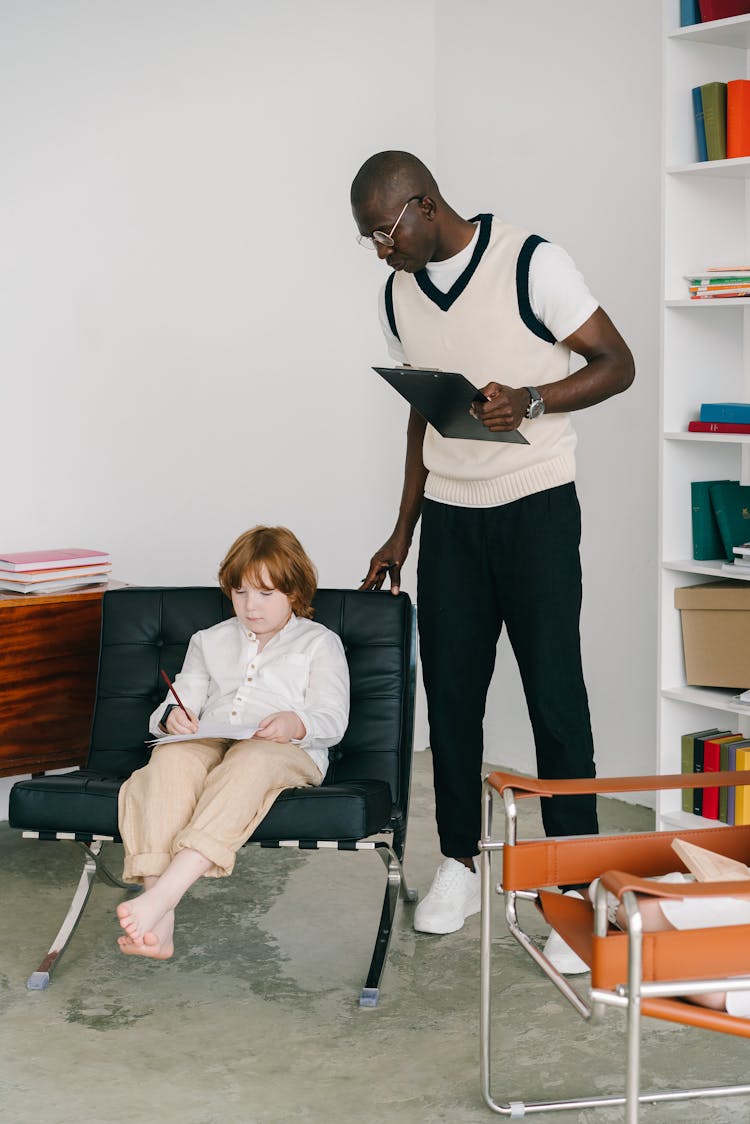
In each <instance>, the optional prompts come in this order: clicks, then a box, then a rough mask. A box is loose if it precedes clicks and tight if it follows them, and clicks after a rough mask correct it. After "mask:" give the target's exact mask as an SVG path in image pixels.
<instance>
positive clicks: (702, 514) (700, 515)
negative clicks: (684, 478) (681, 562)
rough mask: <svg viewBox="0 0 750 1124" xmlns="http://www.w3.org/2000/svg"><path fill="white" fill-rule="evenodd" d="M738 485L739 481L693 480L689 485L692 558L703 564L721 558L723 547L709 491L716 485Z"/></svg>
mask: <svg viewBox="0 0 750 1124" xmlns="http://www.w3.org/2000/svg"><path fill="white" fill-rule="evenodd" d="M732 483H736V484H739V480H736V481H732V480H693V481H692V482H691V484H690V498H691V501H692V521H693V523H692V525H693V558H694V559H695V560H696V562H704V561H706V560H707V559H709V558H723V557H724V545H723V543H722V540H721V535H720V534H719V525H718V523H717V522H716V515H715V514H714V509H713V504H712V503H711V495H710V489H711V488H712V487H714V486H715V485H717V484H732Z"/></svg>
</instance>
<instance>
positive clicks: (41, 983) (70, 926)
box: [26, 839, 134, 991]
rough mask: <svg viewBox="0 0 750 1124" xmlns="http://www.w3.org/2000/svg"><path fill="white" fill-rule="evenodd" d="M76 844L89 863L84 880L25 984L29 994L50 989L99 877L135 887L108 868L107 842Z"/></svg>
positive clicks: (85, 862)
mask: <svg viewBox="0 0 750 1124" xmlns="http://www.w3.org/2000/svg"><path fill="white" fill-rule="evenodd" d="M74 842H77V843H78V846H79V847H81V848H82V849H83V850H84V851H85V852H86V859H85V861H84V864H83V870H82V871H81V877H80V878H79V879H78V885H77V886H76V890H75V893H74V894H73V900H72V901H71V903H70V905H69V907H68V912H67V913H66V914H65V918H64V920H63V923H62V925H61V926H60V928H59V930H58V932H57V935H56V937H55V939H54V940H53V941H52V944H51V945H50V947H49V949H48V951H47V953H46V955H45V956H44V957H43V958H42V961H41V963H40V964H39V967H38V968H37V969H36V971H35V972H32V973H31V975H30V976H29V978H28V979H27V980H26V987H27V988H28V989H29V991H44V990H45V988H48V987H49V985H50V982H51V976H52V972H53V970H54V969H55V968H56V967H57V965H58V964H59V963H60V958H61V956H62V954H63V953H64V952H65V950H66V948H67V947H68V945H69V943H70V939H71V937H72V936H73V934H74V932H75V931H76V929H77V927H78V922H79V921H80V920H81V917H82V916H83V911H84V909H85V908H86V905H87V903H88V900H89V898H90V896H91V891H92V890H93V888H94V883H95V882H96V879H97V876H99V877H101V878H102V879H103V881H105V882H107V883H109V885H110V886H119V887H121V888H122V889H125V890H131V891H132V890H133V889H134V887H133V886H128V885H127V883H125V882H121V881H120V879H119V878H117V876H116V875H114V874H113V873H112V871H111V870H110V869H109V868H108V867H107V866H106V864H105V862H104V860H103V859H102V857H101V849H102V847H103V846H104V842H105V840H102V839H94V840H92V841H91V842H90V843H85V842H83V841H82V840H80V839H79V840H74Z"/></svg>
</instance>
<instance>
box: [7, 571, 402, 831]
mask: <svg viewBox="0 0 750 1124" xmlns="http://www.w3.org/2000/svg"><path fill="white" fill-rule="evenodd" d="M314 605H315V620H317V621H319V622H320V623H321V624H324V625H326V626H327V627H328V628H331V629H333V631H335V632H337V633H338V634H339V636H340V637H341V639H342V641H343V644H344V648H345V650H346V654H347V659H348V662H349V670H350V675H351V712H350V718H349V727H348V729H347V731H346V734H345V735H344V738H343V740H342V742H341V744H340V745H339V746H338V747H337V748H336V749H335V750H333V751H332V752H331V765H330V767H329V770H328V774H327V776H326V779H325V781H324V783H323V785H322V786H321V787H320V788H319V789H309V788H308V789H290V790H288V791H287V792H285V793H283V794H282V796H280V797H279V799H278V800H277V801H276V803H275V804H274V806H273V807H272V809H271V811H270V812H269V814H268V815H267V816H266V818H265V820H263V822H262V823H261V824H260V825H259V826H258V829H257V830H256V832H255V833H254V835H253V837H252V838H253V841H256V842H258V841H272V840H276V839H311V840H312V839H321V840H324V839H325V840H334V839H349V840H353V839H361V838H363V837H365V836H367V835H372V834H374V833H375V832H378V831H380V830H383V829H384V828H387V827H389V826H394V825H397V824H400V823H403V822H404V821H405V817H406V805H407V801H408V791H409V777H410V769H411V750H412V730H413V670H414V669H413V643H412V641H413V638H412V612H411V603H410V601H409V598H408V597H407V596H406V594H403V593H402V594H399V596H398V597H394V596H393V595H392V594H390V593H360V592H359V591H355V590H331V589H321V590H318V592H317V594H316V596H315V601H314ZM231 615H232V606H231V603H230V602H229V601H228V600H227V599H226V598H225V597H224V596H223V594H222V593H221V591H220V590H218V589H216V588H205V587H200V588H192V589H183V588H171V589H139V588H126V589H118V590H110V591H109V592H107V593H106V594H105V596H104V602H103V609H102V639H101V655H100V662H99V678H98V684H97V698H96V707H95V713H94V719H93V724H92V734H91V748H90V751H89V756H88V760H87V763H86V767H85V768H84V769H77V770H75V771H74V772H71V773H65V774H62V775H57V776H44V777H37V778H33V779H30V780H23V781H18V782H17V783H16V784H15V785H14V786H13V789H12V791H11V795H10V823H11V826H12V827H16V828H23V829H25V830H31V831H40V832H45V833H46V832H58V831H62V832H73V833H78V834H81V835H89V834H95V835H112V836H114V837H115V838H119V836H118V834H117V793H118V791H119V788H120V785H121V783H122V781H123V780H124V779H125V778H126V777H128V776H129V775H130V773H131V772H133V770H135V769H137V768H140V767H141V766H142V765H144V764H145V763H146V761H147V760H148V753H149V750H148V747H147V746H146V744H145V741H146V739H147V738H148V737H149V734H148V718H149V716H150V714H151V712H152V711H153V709H154V707H155V706H156V705H157V704H158V703H159V701H160V700H161V699H163V697H164V685H163V680H162V679H161V676H160V671H161V669H162V668H163V669H164V670H165V671H166V672H167V674H168V675H169V676H170V678H172V677H173V676H174V675H176V674H177V672H178V671H179V669H180V667H181V666H182V661H183V659H184V656H185V652H186V650H187V645H188V641H189V640H190V637H191V636H192V635H193V633H194V632H196V631H198V629H202V628H209V627H211V625H214V624H217V623H218V622H219V621H222V620H225V619H226V618H227V617H230V616H231Z"/></svg>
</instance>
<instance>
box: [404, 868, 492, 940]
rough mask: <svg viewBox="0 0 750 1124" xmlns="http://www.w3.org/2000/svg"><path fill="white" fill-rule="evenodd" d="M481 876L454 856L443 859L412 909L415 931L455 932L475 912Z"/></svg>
mask: <svg viewBox="0 0 750 1124" xmlns="http://www.w3.org/2000/svg"><path fill="white" fill-rule="evenodd" d="M480 887H481V878H480V877H479V875H478V874H477V873H475V872H473V871H471V870H469V868H468V867H466V866H464V864H463V863H460V862H458V860H457V859H443V861H442V862H441V864H440V866H439V867H438V868H437V874H436V875H435V877H434V878H433V880H432V885H431V886H430V889H429V891H428V892H427V893H426V894H425V896H424V898H423V899H422V901H421V902H420V903H419V905H418V906H417V908H416V910H415V913H414V928H415V929H416V930H417V932H418V933H455V932H456V930H457V929H461V928H462V927H463V923H464V921H465V920H466V918H467V917H471V915H472V914H473V913H479V910H480V907H481V895H480Z"/></svg>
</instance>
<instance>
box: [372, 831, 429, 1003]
mask: <svg viewBox="0 0 750 1124" xmlns="http://www.w3.org/2000/svg"><path fill="white" fill-rule="evenodd" d="M375 850H376V851H377V852H378V854H379V855H380V857H381V859H382V860H383V862H384V863H385V867H386V870H387V872H388V880H387V882H386V887H385V894H384V896H383V907H382V909H381V911H380V924H379V925H378V935H377V937H376V939H375V948H374V950H373V954H372V960H371V961H370V968H369V971H368V973H367V979H366V980H365V983H364V986H363V988H362V990H361V992H360V995H359V1005H360V1007H377V1005H378V999H379V998H380V977H381V976H382V974H383V968H384V967H385V960H386V956H387V955H388V946H389V944H390V942H391V933H392V932H393V921H394V918H395V916H396V906H397V904H398V900H399V898H402V899H404V900H405V901H409V902H415V901H416V900H417V891H416V890H412V889H410V888H409V886H408V885H407V882H406V875H405V873H404V867H403V864H402V862H401V860H400V859H399V857H398V855H397V854H396V852H395V851H394V849H393V848H392V847H391V846H390V844H387V843H382V842H378V843H376V844H375Z"/></svg>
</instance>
